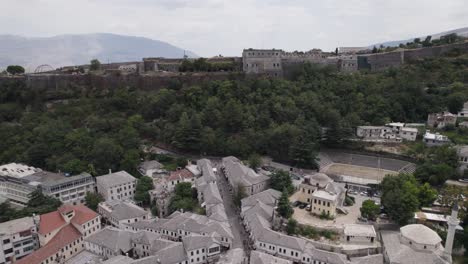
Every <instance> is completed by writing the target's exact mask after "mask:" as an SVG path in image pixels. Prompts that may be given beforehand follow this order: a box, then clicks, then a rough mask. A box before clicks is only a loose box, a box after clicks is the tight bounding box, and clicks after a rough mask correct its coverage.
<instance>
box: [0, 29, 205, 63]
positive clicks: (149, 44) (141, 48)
mask: <svg viewBox="0 0 468 264" xmlns="http://www.w3.org/2000/svg"><path fill="white" fill-rule="evenodd" d="M184 54H185V55H187V56H188V57H197V55H196V54H194V53H193V52H190V51H184V49H182V48H179V47H176V46H174V45H171V44H169V43H166V42H163V41H159V40H153V39H149V38H143V37H133V36H124V35H116V34H108V33H95V34H81V35H58V36H54V37H33V38H30V37H22V36H16V35H0V69H2V68H6V67H7V66H8V65H22V66H23V67H25V69H26V71H28V72H33V71H34V69H35V68H36V67H37V66H39V65H42V64H48V65H50V66H52V67H53V68H58V67H62V66H67V65H80V64H87V63H89V61H90V60H92V59H98V60H100V61H101V62H102V63H107V62H124V61H141V59H142V58H144V57H166V58H182V57H183V56H184Z"/></svg>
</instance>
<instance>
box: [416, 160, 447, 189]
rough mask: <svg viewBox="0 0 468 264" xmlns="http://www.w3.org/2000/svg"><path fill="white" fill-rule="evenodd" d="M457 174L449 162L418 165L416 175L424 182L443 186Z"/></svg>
mask: <svg viewBox="0 0 468 264" xmlns="http://www.w3.org/2000/svg"><path fill="white" fill-rule="evenodd" d="M454 174H455V169H453V168H451V167H450V166H449V165H447V164H431V163H425V164H423V165H421V166H419V167H417V169H416V171H415V172H414V176H415V177H416V178H417V179H418V180H420V181H421V182H423V183H430V184H431V185H432V186H441V185H442V184H444V183H445V181H446V180H448V179H449V178H451V177H452V176H453V175H454Z"/></svg>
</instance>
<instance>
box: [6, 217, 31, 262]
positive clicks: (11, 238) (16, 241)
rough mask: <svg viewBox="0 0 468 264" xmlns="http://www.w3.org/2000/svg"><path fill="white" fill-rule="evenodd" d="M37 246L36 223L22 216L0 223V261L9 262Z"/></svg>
mask: <svg viewBox="0 0 468 264" xmlns="http://www.w3.org/2000/svg"><path fill="white" fill-rule="evenodd" d="M38 247H39V241H38V240H37V236H36V224H35V223H34V219H33V218H32V217H24V218H20V219H16V220H11V221H8V222H4V223H1V224H0V263H2V264H11V263H12V262H15V261H16V260H19V259H21V258H23V257H24V256H26V255H29V254H30V253H32V252H33V251H34V250H35V249H37V248H38Z"/></svg>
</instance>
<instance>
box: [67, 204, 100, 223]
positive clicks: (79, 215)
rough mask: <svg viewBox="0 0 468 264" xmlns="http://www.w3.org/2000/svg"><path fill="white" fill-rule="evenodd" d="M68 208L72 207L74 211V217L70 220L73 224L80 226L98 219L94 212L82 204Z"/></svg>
mask: <svg viewBox="0 0 468 264" xmlns="http://www.w3.org/2000/svg"><path fill="white" fill-rule="evenodd" d="M70 207H72V209H73V210H75V216H74V217H73V218H72V220H71V221H72V222H73V223H75V224H79V225H82V224H84V223H86V222H88V221H91V220H93V219H94V218H96V217H98V214H97V213H96V212H94V211H93V210H91V209H89V208H88V207H86V206H84V205H82V204H80V205H74V206H70Z"/></svg>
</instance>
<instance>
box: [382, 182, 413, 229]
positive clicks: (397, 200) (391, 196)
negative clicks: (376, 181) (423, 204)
mask: <svg viewBox="0 0 468 264" xmlns="http://www.w3.org/2000/svg"><path fill="white" fill-rule="evenodd" d="M381 188H382V198H381V201H382V205H383V206H384V208H385V210H386V212H387V214H388V216H389V217H390V218H391V219H392V220H394V221H396V222H397V223H398V224H400V225H405V224H407V223H408V221H409V220H410V219H412V218H413V217H414V213H415V212H416V210H417V209H418V208H419V205H420V203H419V199H418V196H419V189H418V186H417V181H416V179H415V178H414V177H413V175H411V174H399V175H397V176H389V175H387V176H385V177H384V179H383V181H382V183H381Z"/></svg>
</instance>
